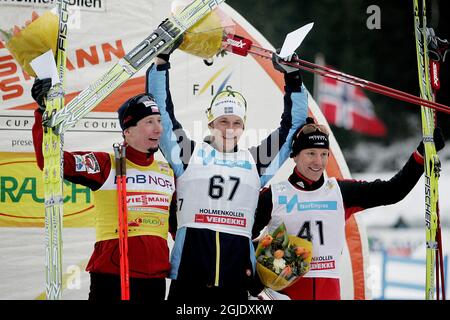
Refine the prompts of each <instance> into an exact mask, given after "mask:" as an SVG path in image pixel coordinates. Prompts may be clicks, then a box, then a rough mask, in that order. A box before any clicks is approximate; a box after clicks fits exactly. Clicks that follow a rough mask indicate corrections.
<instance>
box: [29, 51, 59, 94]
mask: <svg viewBox="0 0 450 320" xmlns="http://www.w3.org/2000/svg"><path fill="white" fill-rule="evenodd" d="M30 65H31V67H32V68H33V70H34V72H35V73H36V75H37V76H38V78H39V79H45V78H52V86H54V85H55V84H57V83H59V82H60V81H59V76H58V71H57V70H56V63H55V57H54V56H53V52H52V50H51V49H50V50H48V51H47V52H46V53H44V54H42V55H40V56H39V57H37V58H35V59H33V60H32V61H31V62H30Z"/></svg>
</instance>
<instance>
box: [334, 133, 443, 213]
mask: <svg viewBox="0 0 450 320" xmlns="http://www.w3.org/2000/svg"><path fill="white" fill-rule="evenodd" d="M434 141H435V145H436V150H437V151H439V150H441V149H442V148H443V147H444V145H445V142H444V138H443V137H442V134H441V133H440V129H439V128H437V129H436V130H435V133H434ZM423 153H424V151H423V143H422V142H421V143H420V144H419V147H418V148H417V150H416V151H414V153H413V154H412V155H411V156H410V157H409V159H408V161H407V162H406V164H405V165H404V166H403V168H402V169H400V171H399V172H397V173H396V174H395V175H394V176H393V177H392V178H391V179H389V180H380V179H376V180H374V181H371V182H368V181H357V180H340V181H338V183H339V186H340V188H341V192H342V198H343V201H344V207H345V212H346V218H348V217H349V216H350V215H352V214H353V213H355V212H358V211H361V210H364V209H368V208H373V207H378V206H385V205H390V204H394V203H397V202H399V201H401V200H402V199H404V198H405V197H406V196H407V195H408V193H409V192H411V190H412V189H413V188H414V186H415V185H416V184H417V181H419V179H420V177H421V176H422V174H423V169H424V160H423Z"/></svg>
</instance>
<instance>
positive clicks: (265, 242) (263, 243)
mask: <svg viewBox="0 0 450 320" xmlns="http://www.w3.org/2000/svg"><path fill="white" fill-rule="evenodd" d="M272 240H273V238H272V236H271V235H270V234H268V235H266V236H265V237H264V238H263V239H262V240H261V246H263V248H267V247H268V246H270V244H271V243H272Z"/></svg>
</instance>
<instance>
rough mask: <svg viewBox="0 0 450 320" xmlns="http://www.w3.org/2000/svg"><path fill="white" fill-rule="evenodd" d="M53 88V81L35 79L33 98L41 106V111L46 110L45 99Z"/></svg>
mask: <svg viewBox="0 0 450 320" xmlns="http://www.w3.org/2000/svg"><path fill="white" fill-rule="evenodd" d="M51 87H52V79H51V78H45V79H39V78H36V79H34V83H33V87H32V88H31V96H32V97H33V99H34V101H36V103H37V104H38V105H39V109H41V110H42V111H44V110H45V99H46V98H47V93H48V91H49V90H50V88H51Z"/></svg>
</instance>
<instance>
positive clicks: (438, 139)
mask: <svg viewBox="0 0 450 320" xmlns="http://www.w3.org/2000/svg"><path fill="white" fill-rule="evenodd" d="M433 140H434V146H435V147H436V152H437V151H440V150H442V149H444V147H445V140H444V136H443V135H442V130H441V128H439V127H436V128H434V132H433ZM417 152H419V153H420V155H421V156H422V157H423V156H424V154H425V147H424V146H423V141H420V143H419V146H418V147H417Z"/></svg>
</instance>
